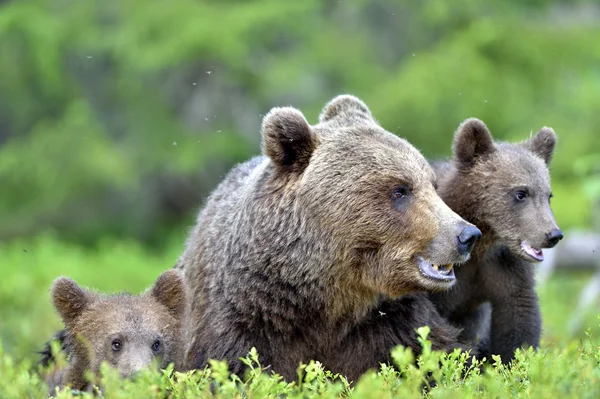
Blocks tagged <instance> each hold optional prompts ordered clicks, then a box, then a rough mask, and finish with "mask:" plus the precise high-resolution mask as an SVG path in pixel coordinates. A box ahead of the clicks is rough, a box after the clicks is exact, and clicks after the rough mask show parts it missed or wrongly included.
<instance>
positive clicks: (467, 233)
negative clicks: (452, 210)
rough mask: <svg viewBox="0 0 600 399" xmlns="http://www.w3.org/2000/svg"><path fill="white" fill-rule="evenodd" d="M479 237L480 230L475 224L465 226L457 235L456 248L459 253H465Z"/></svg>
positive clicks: (469, 250)
mask: <svg viewBox="0 0 600 399" xmlns="http://www.w3.org/2000/svg"><path fill="white" fill-rule="evenodd" d="M479 238H481V231H480V230H479V229H478V228H477V227H475V226H467V227H465V228H464V229H463V230H462V231H461V232H460V234H459V235H458V236H457V241H458V243H457V248H458V252H459V253H460V254H461V255H467V254H468V253H470V252H471V250H472V249H473V246H474V245H475V242H476V241H477V240H478V239H479Z"/></svg>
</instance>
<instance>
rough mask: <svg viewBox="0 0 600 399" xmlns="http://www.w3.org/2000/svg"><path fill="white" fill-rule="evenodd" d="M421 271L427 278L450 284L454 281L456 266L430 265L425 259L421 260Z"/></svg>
mask: <svg viewBox="0 0 600 399" xmlns="http://www.w3.org/2000/svg"><path fill="white" fill-rule="evenodd" d="M419 270H421V273H422V274H423V275H424V276H425V277H429V278H431V279H434V280H438V281H444V282H450V281H454V280H455V279H456V277H455V276H454V264H453V263H451V264H449V265H438V264H435V263H433V264H432V263H429V262H427V261H425V259H423V258H419Z"/></svg>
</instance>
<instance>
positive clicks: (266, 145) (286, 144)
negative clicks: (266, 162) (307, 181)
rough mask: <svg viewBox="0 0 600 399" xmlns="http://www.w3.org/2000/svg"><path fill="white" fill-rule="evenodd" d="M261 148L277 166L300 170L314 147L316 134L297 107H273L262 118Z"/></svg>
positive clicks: (315, 145) (283, 168) (294, 170)
mask: <svg viewBox="0 0 600 399" xmlns="http://www.w3.org/2000/svg"><path fill="white" fill-rule="evenodd" d="M262 137H263V151H264V153H265V154H266V155H267V156H268V157H269V158H271V160H272V161H273V163H275V166H277V168H278V169H279V170H282V171H285V172H302V171H303V170H304V168H306V166H307V165H308V162H309V161H310V157H311V156H312V153H313V151H314V150H315V148H316V147H317V142H318V140H317V136H316V135H315V133H314V132H313V131H312V129H311V127H310V125H309V124H308V122H307V121H306V118H304V115H302V113H301V112H300V111H298V110H297V109H295V108H291V107H283V108H273V109H272V110H271V111H270V112H269V113H268V114H267V115H266V116H265V118H264V119H263V124H262Z"/></svg>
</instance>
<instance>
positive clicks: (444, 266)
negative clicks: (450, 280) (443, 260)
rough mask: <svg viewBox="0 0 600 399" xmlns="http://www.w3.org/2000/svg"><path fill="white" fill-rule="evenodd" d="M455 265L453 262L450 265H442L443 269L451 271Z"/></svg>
mask: <svg viewBox="0 0 600 399" xmlns="http://www.w3.org/2000/svg"><path fill="white" fill-rule="evenodd" d="M453 267H454V264H453V263H450V264H449V265H442V269H444V270H446V271H448V272H449V271H450V270H452V268H453Z"/></svg>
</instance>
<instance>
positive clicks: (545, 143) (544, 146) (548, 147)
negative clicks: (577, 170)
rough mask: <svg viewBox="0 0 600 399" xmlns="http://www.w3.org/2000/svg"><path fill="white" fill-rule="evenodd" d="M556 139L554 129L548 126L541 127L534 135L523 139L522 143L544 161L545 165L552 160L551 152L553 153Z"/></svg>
mask: <svg viewBox="0 0 600 399" xmlns="http://www.w3.org/2000/svg"><path fill="white" fill-rule="evenodd" d="M556 141H557V137H556V133H554V130H552V129H551V128H549V127H543V128H541V129H540V131H539V132H537V134H536V135H535V136H533V137H532V138H530V139H529V140H527V141H525V142H524V143H523V145H524V146H525V148H527V149H528V150H529V151H531V152H533V153H534V154H536V155H538V156H539V157H541V158H542V159H543V160H544V162H546V165H549V164H550V161H551V160H552V154H554V147H555V146H556Z"/></svg>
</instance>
